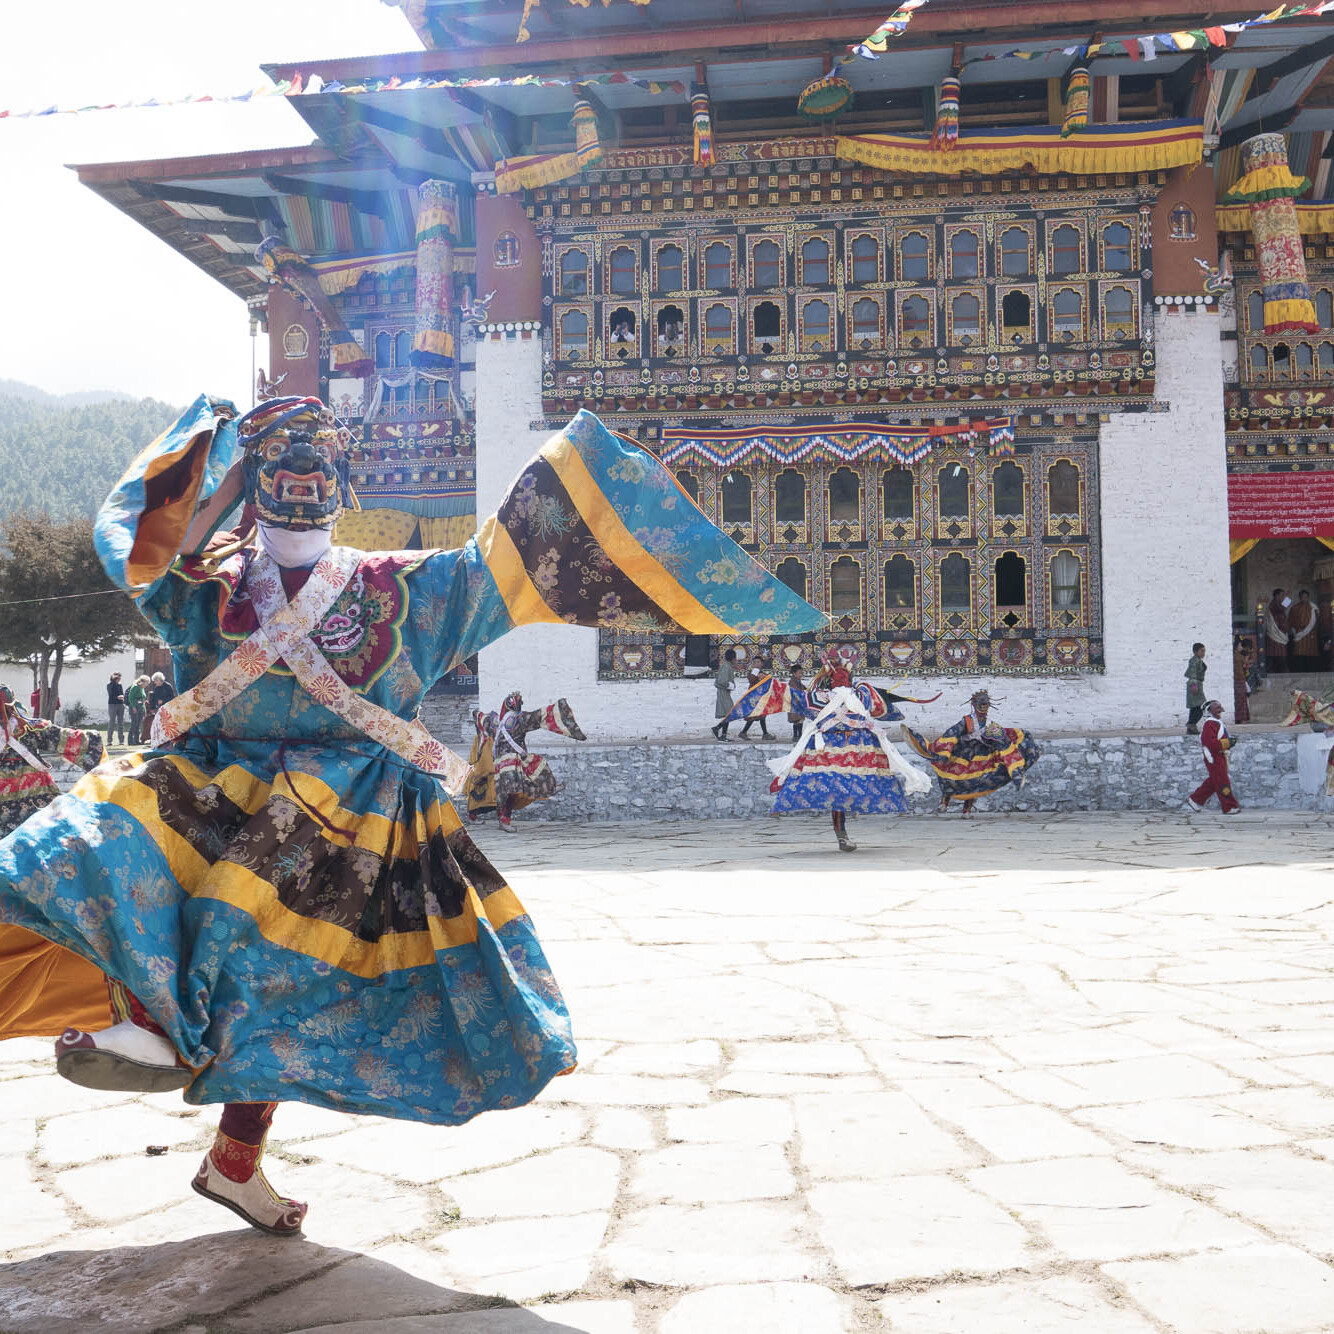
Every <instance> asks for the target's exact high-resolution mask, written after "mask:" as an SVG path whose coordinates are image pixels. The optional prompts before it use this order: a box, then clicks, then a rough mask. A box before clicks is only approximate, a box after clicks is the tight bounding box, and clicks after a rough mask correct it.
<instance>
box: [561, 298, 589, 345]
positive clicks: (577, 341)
mask: <svg viewBox="0 0 1334 1334" xmlns="http://www.w3.org/2000/svg"><path fill="white" fill-rule="evenodd" d="M560 354H561V356H563V357H587V356H588V316H587V315H585V314H584V312H583V311H582V310H567V311H566V312H565V313H564V314H563V315H562V316H561V317H560Z"/></svg>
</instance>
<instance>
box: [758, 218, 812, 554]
mask: <svg viewBox="0 0 1334 1334" xmlns="http://www.w3.org/2000/svg"><path fill="white" fill-rule="evenodd" d="M751 258H752V261H753V263H754V265H755V286H756V287H777V286H778V284H779V283H780V282H782V280H783V265H782V262H781V260H782V256H781V254H780V252H779V249H778V246H777V245H776V244H775V243H774V242H773V241H761V242H760V243H759V244H758V245H757V246H756V247H755V249H754V251H752V253H751ZM803 577H804V573H803Z"/></svg>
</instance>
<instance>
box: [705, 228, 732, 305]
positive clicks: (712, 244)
mask: <svg viewBox="0 0 1334 1334" xmlns="http://www.w3.org/2000/svg"><path fill="white" fill-rule="evenodd" d="M719 249H721V250H722V251H723V252H724V253H725V254H726V255H727V282H726V283H715V282H713V281H712V279H711V278H710V276H709V267H710V266H709V256H710V254H712V253H713V252H714V251H717V250H719ZM699 285H700V289H701V290H702V291H705V292H731V291H734V290H735V288H736V285H737V284H736V247H735V246H734V245H733V244H732V239H731V237H722V236H712V237H709V238H708V239H706V240H704V241H702V242H701V243H700V249H699Z"/></svg>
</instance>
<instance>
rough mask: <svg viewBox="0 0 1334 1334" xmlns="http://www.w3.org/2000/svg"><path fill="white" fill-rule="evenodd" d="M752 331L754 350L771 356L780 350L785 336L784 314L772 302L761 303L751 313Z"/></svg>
mask: <svg viewBox="0 0 1334 1334" xmlns="http://www.w3.org/2000/svg"><path fill="white" fill-rule="evenodd" d="M750 319H751V331H752V332H753V334H754V339H753V347H754V350H756V351H759V352H763V353H764V355H765V356H770V355H771V354H773V353H774V352H777V351H778V350H779V342H780V340H781V339H782V336H783V316H782V312H781V311H780V310H779V309H778V307H777V306H776V305H775V304H774V303H773V302H772V301H761V302H760V304H759V305H758V306H756V307H755V309H754V310H753V311H752V312H751V317H750Z"/></svg>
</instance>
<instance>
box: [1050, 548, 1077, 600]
mask: <svg viewBox="0 0 1334 1334" xmlns="http://www.w3.org/2000/svg"><path fill="white" fill-rule="evenodd" d="M1082 601H1083V599H1082V598H1081V596H1080V588H1079V557H1078V556H1075V555H1073V554H1072V553H1070V552H1068V551H1058V552H1057V553H1056V554H1055V555H1054V556H1053V557H1052V558H1051V604H1052V606H1053V607H1054V608H1055V609H1056V610H1057V611H1068V612H1077V611H1079V609H1080V605H1081V603H1082Z"/></svg>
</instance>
